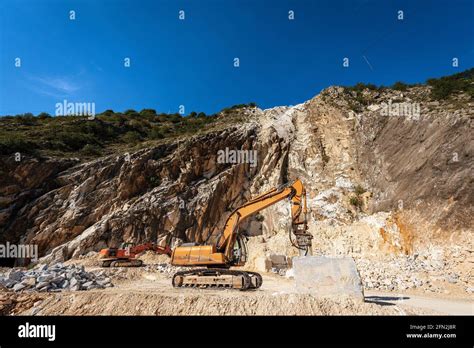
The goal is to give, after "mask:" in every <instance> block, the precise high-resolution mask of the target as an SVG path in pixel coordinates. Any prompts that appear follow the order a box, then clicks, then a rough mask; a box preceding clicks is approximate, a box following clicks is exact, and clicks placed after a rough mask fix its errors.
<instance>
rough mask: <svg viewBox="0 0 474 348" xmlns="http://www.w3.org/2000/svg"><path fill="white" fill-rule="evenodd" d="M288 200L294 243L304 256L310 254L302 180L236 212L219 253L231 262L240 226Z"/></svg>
mask: <svg viewBox="0 0 474 348" xmlns="http://www.w3.org/2000/svg"><path fill="white" fill-rule="evenodd" d="M286 198H288V199H290V201H291V217H292V232H293V234H294V235H295V237H296V243H294V242H292V243H293V245H294V246H295V247H297V248H298V249H300V250H301V251H303V252H304V253H303V254H304V255H307V254H310V253H311V235H310V234H308V233H307V232H306V230H307V222H306V214H307V204H306V190H305V188H304V186H303V183H302V182H301V181H300V180H296V181H295V182H294V183H293V184H291V185H285V186H283V187H280V188H275V189H272V190H270V191H268V192H266V193H264V194H262V195H260V196H258V197H256V198H254V199H252V200H251V201H249V202H247V203H245V204H244V205H242V206H240V207H239V208H237V209H236V210H234V211H233V212H232V214H230V216H229V217H228V218H227V221H226V223H225V225H224V231H223V233H222V235H221V237H220V238H219V240H218V242H217V245H216V249H217V251H221V252H224V255H225V257H226V259H228V260H230V259H231V258H232V252H233V249H234V244H235V241H236V239H237V236H238V233H239V225H240V224H241V223H242V222H243V221H244V220H245V219H246V218H248V217H249V216H251V215H253V214H256V213H258V212H259V211H261V210H263V209H265V208H267V207H269V206H271V205H273V204H275V203H278V202H280V201H282V200H284V199H286ZM290 238H291V236H290Z"/></svg>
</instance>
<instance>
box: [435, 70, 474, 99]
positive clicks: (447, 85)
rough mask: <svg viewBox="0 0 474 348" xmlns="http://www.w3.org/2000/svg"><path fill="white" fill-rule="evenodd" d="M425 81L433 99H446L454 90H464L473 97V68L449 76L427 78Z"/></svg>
mask: <svg viewBox="0 0 474 348" xmlns="http://www.w3.org/2000/svg"><path fill="white" fill-rule="evenodd" d="M426 83H427V84H428V85H430V86H431V87H432V89H431V96H432V97H433V98H434V99H438V100H440V99H446V98H448V97H450V96H451V95H452V94H453V93H455V92H466V93H467V94H468V95H469V96H470V97H471V98H474V68H472V69H469V70H466V71H463V72H461V73H459V74H455V75H451V76H445V77H441V78H438V79H434V78H433V79H428V80H427V81H426Z"/></svg>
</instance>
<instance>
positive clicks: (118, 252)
mask: <svg viewBox="0 0 474 348" xmlns="http://www.w3.org/2000/svg"><path fill="white" fill-rule="evenodd" d="M146 250H152V251H154V252H155V253H157V254H166V255H168V256H170V255H171V249H170V247H169V246H165V247H162V246H159V245H156V244H154V243H145V244H140V245H133V244H132V243H122V244H121V245H120V247H119V248H107V249H102V250H101V251H100V258H101V261H102V267H140V266H141V265H143V261H142V260H139V259H137V258H136V257H137V255H138V254H140V253H142V252H144V251H146Z"/></svg>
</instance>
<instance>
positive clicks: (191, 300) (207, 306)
mask: <svg viewBox="0 0 474 348" xmlns="http://www.w3.org/2000/svg"><path fill="white" fill-rule="evenodd" d="M86 269H87V270H88V271H93V270H96V269H97V267H94V266H92V267H91V266H89V267H86ZM111 277H112V279H113V283H114V284H115V286H114V287H113V288H108V289H103V290H89V291H77V292H70V291H65V292H60V293H34V294H15V293H11V292H8V293H7V292H5V291H1V292H0V297H5V296H6V297H11V300H12V301H11V302H12V303H11V305H10V308H9V310H8V311H7V313H3V314H13V315H411V314H414V315H428V314H468V315H472V314H473V304H474V302H473V301H472V300H470V299H449V298H440V297H437V298H435V297H428V296H426V295H425V296H420V295H410V294H399V293H378V292H374V291H371V292H368V293H366V294H365V296H366V300H365V302H362V301H358V300H354V299H351V298H340V297H339V298H316V297H314V296H312V295H311V294H300V293H297V292H296V290H295V286H294V283H293V280H291V279H286V278H284V277H281V276H278V275H275V274H264V275H263V285H262V287H261V288H260V289H258V290H256V291H247V292H241V291H237V290H225V289H218V290H217V289H216V290H206V289H175V288H173V287H172V286H171V279H170V276H169V274H165V273H162V272H159V271H156V270H153V269H152V268H151V269H150V267H148V268H145V267H141V268H129V269H127V268H124V269H121V270H118V271H115V274H112V275H111Z"/></svg>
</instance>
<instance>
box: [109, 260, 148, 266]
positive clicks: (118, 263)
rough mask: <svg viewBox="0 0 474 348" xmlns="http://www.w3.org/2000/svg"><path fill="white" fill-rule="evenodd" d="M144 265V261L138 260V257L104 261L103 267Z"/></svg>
mask: <svg viewBox="0 0 474 348" xmlns="http://www.w3.org/2000/svg"><path fill="white" fill-rule="evenodd" d="M142 265H143V261H142V260H137V259H130V260H125V259H124V260H104V261H102V267H140V266H142Z"/></svg>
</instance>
